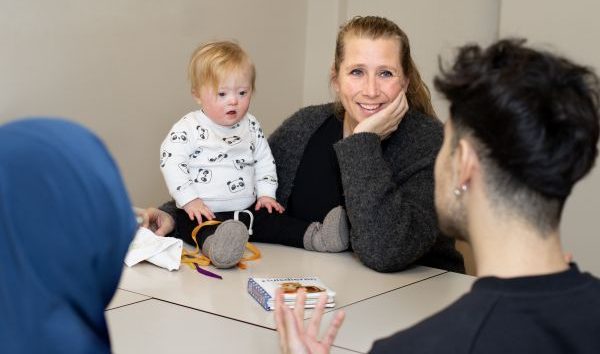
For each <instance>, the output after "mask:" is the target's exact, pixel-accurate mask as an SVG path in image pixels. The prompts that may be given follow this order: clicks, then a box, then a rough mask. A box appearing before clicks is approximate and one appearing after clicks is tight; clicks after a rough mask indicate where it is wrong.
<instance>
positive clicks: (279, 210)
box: [275, 203, 285, 214]
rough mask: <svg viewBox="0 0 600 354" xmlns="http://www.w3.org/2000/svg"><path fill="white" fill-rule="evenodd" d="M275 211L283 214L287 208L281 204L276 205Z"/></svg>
mask: <svg viewBox="0 0 600 354" xmlns="http://www.w3.org/2000/svg"><path fill="white" fill-rule="evenodd" d="M275 210H277V211H278V212H279V214H283V212H284V211H285V208H284V207H283V205H281V204H279V203H275Z"/></svg>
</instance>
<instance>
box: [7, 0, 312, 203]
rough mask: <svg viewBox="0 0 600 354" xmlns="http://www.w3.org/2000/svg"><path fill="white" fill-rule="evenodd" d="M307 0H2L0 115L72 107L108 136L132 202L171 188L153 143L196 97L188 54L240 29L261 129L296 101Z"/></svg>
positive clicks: (64, 111) (62, 111)
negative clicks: (191, 88)
mask: <svg viewBox="0 0 600 354" xmlns="http://www.w3.org/2000/svg"><path fill="white" fill-rule="evenodd" d="M305 27H306V3H305V2H303V1H295V0H253V1H251V2H250V1H240V0H221V1H196V0H177V1H145V0H123V1H84V0H81V1H80V0H55V1H44V0H22V1H13V0H0V48H1V51H2V54H1V55H0V78H1V79H0V123H2V122H6V121H8V120H11V119H14V118H16V117H22V116H31V115H55V116H64V117H69V118H72V119H74V120H76V121H79V122H82V123H84V124H85V125H87V126H88V127H90V128H92V129H93V130H94V131H96V132H97V133H98V134H100V136H101V137H102V138H103V139H104V140H105V141H106V143H107V145H108V146H109V148H110V150H111V151H112V152H113V154H114V155H115V157H116V159H117V162H118V164H119V165H120V167H121V170H122V172H123V175H124V177H125V181H126V183H127V186H128V189H129V192H130V195H131V196H132V199H133V201H134V203H136V204H138V205H156V204H158V203H160V202H162V201H164V200H166V199H167V198H168V194H167V191H166V188H165V187H164V183H163V181H162V176H161V174H160V171H159V167H158V161H159V157H158V150H159V146H160V143H161V141H162V139H163V138H164V137H165V135H166V133H167V131H168V129H169V128H170V126H171V125H172V124H173V123H174V122H175V121H176V120H177V119H179V118H180V117H181V116H183V115H184V114H186V113H187V112H188V111H190V110H192V109H196V107H195V104H194V102H193V100H192V99H191V96H190V94H189V87H188V83H187V79H186V69H187V61H188V58H189V56H190V54H191V53H192V51H193V50H194V48H195V47H196V46H197V45H198V44H200V43H201V42H203V41H207V40H213V39H236V40H238V41H239V43H240V44H241V45H242V46H243V47H244V48H245V49H246V50H247V51H248V52H249V53H250V55H251V56H252V58H253V59H254V61H255V63H256V68H257V73H258V74H257V92H256V95H255V97H254V102H253V105H252V107H251V110H252V112H253V113H254V114H255V115H256V116H257V117H258V118H259V119H260V120H261V121H262V123H263V126H264V127H265V130H266V132H267V133H269V132H271V131H272V130H273V129H274V128H275V127H276V126H278V125H279V123H280V122H281V120H282V119H283V117H284V116H286V115H288V114H289V113H290V112H292V111H294V110H296V109H298V107H300V106H301V104H302V93H303V77H304V70H303V69H304V53H305V49H304V47H305Z"/></svg>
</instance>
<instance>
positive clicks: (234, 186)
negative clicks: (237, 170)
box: [227, 177, 246, 193]
mask: <svg viewBox="0 0 600 354" xmlns="http://www.w3.org/2000/svg"><path fill="white" fill-rule="evenodd" d="M227 187H229V191H230V192H231V193H238V192H240V191H243V190H244V189H246V183H244V179H243V178H242V177H240V178H238V179H236V180H233V181H227Z"/></svg>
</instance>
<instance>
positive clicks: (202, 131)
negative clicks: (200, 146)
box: [196, 125, 208, 140]
mask: <svg viewBox="0 0 600 354" xmlns="http://www.w3.org/2000/svg"><path fill="white" fill-rule="evenodd" d="M196 131H197V132H198V139H199V140H208V129H206V128H204V127H203V126H201V125H197V126H196Z"/></svg>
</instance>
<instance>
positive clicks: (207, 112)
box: [160, 41, 348, 268]
mask: <svg viewBox="0 0 600 354" xmlns="http://www.w3.org/2000/svg"><path fill="white" fill-rule="evenodd" d="M188 74H189V79H190V81H191V89H192V95H193V97H194V99H195V100H196V102H197V103H198V105H199V106H200V110H197V111H194V112H191V113H189V114H187V115H185V116H184V117H183V118H181V119H180V120H179V121H178V122H177V123H175V125H174V126H173V127H172V128H171V130H170V131H169V133H168V134H167V137H166V138H165V140H164V141H163V143H162V146H161V152H160V153H161V159H160V167H161V171H162V173H163V176H164V179H165V182H166V184H167V187H168V190H169V193H170V194H171V196H172V197H173V199H174V200H175V203H176V205H177V207H178V208H180V209H183V210H184V211H185V214H187V218H189V220H192V221H193V220H196V222H197V223H201V222H202V221H203V220H212V219H215V218H216V219H219V220H221V219H227V218H228V219H231V217H230V216H231V214H229V213H226V212H232V211H238V210H245V209H248V208H249V207H251V206H252V205H253V204H255V207H254V210H259V209H261V208H266V209H267V210H268V212H269V213H272V212H276V213H283V211H284V208H283V207H282V206H281V205H280V204H279V203H278V202H277V201H276V200H275V192H276V190H277V173H276V168H275V161H274V159H273V156H272V154H271V150H270V148H269V145H268V143H267V140H266V139H265V136H264V134H263V131H262V129H261V127H260V124H259V122H258V120H257V119H256V118H255V117H254V116H252V115H251V114H250V113H248V107H249V105H250V98H251V97H252V93H253V91H254V82H255V68H254V65H253V63H252V61H251V60H250V58H249V57H248V55H247V54H246V53H245V52H244V51H243V50H242V49H241V48H240V46H239V45H237V44H236V43H233V42H229V41H220V42H211V43H207V44H205V45H202V46H200V47H199V48H198V49H196V51H195V52H194V53H193V55H192V58H191V60H190V63H189V68H188ZM338 214H340V212H339V211H338V212H336V213H335V215H338ZM342 214H344V215H341V214H340V215H341V216H340V217H337V220H333V221H332V222H333V223H334V224H337V225H339V224H340V222H339V219H340V218H341V217H344V218H345V213H342ZM223 215H227V216H228V217H225V218H224V217H223ZM332 217H333V216H332ZM332 217H330V219H331V218H332ZM326 219H327V218H326ZM333 219H335V217H333ZM268 220H269V219H263V221H261V222H268ZM178 222H179V221H178ZM257 222H259V220H257ZM344 222H345V220H344ZM343 225H344V223H342V226H343ZM323 226H325V225H323ZM249 227H250V228H251V227H252V223H251V222H250V225H249ZM339 228H340V227H338V226H336V227H333V228H332V227H331V226H328V227H321V224H320V223H314V225H313V224H311V226H309V228H308V229H307V231H306V232H308V233H309V234H310V235H308V236H305V235H300V237H309V238H312V237H313V236H314V237H324V236H327V237H329V236H328V235H322V234H323V232H322V230H328V233H339V231H338V230H339ZM207 229H210V230H211V231H210V232H211V235H209V236H208V237H206V239H204V237H200V239H198V243H199V244H200V246H201V249H202V252H203V253H204V254H205V255H206V256H207V257H209V258H210V259H211V261H212V262H213V264H214V265H215V266H216V267H219V268H228V267H232V266H234V265H235V264H237V263H238V262H239V260H240V259H241V258H242V256H243V254H244V250H245V245H246V242H247V241H248V237H249V234H248V229H247V228H246V226H245V224H243V223H242V222H240V221H238V220H226V221H224V222H223V223H221V224H220V225H218V226H217V227H216V228H212V229H211V228H208V227H207ZM213 231H214V233H213ZM306 232H305V233H306ZM347 234H348V231H347V225H346V230H345V239H346V246H345V247H346V248H347V239H348V236H347ZM199 235H200V234H199ZM182 236H188V235H182ZM337 238H339V236H337ZM273 242H277V240H273ZM315 243H316V244H319V245H320V244H323V242H320V241H318V240H317V242H315ZM311 244H312V243H311ZM325 248H327V247H320V249H316V250H318V251H331V250H329V249H325ZM329 248H331V247H329ZM338 248H339V247H338Z"/></svg>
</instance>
